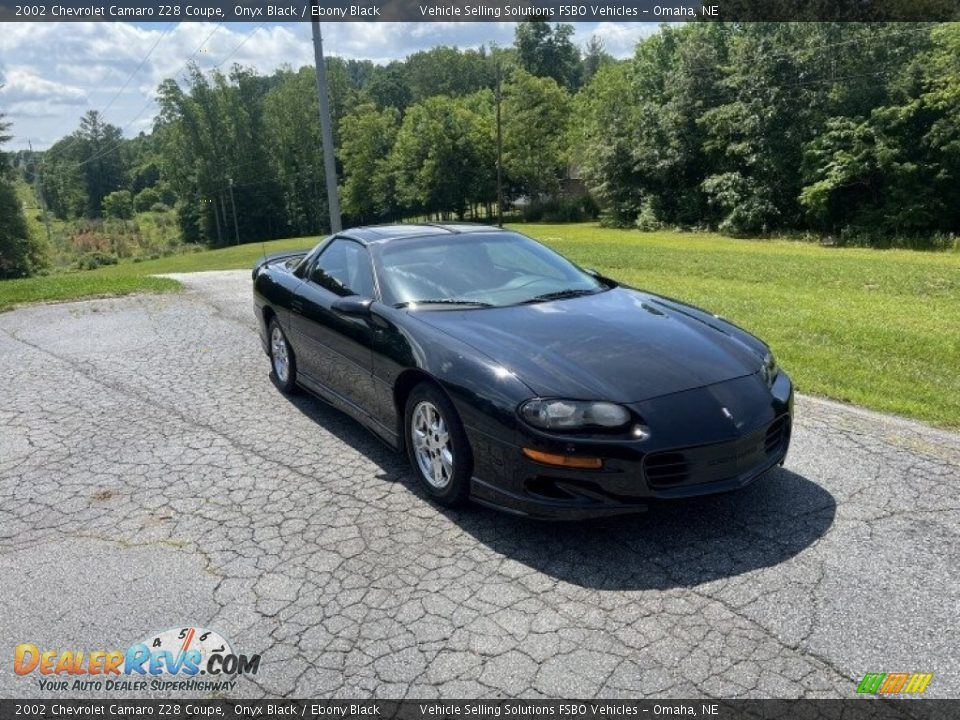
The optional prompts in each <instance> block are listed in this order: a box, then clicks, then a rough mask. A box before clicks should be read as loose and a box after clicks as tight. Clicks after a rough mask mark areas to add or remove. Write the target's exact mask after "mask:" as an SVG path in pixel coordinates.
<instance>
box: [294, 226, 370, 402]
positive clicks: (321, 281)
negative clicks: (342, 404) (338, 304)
mask: <svg viewBox="0 0 960 720" xmlns="http://www.w3.org/2000/svg"><path fill="white" fill-rule="evenodd" d="M349 295H360V296H361V297H367V298H373V295H374V282H373V268H372V266H371V262H370V254H369V251H368V250H367V248H366V247H364V246H363V245H361V244H360V243H358V242H355V241H353V240H349V239H347V238H335V239H334V240H333V241H332V242H331V243H330V244H329V245H328V246H327V247H326V248H324V249H323V251H322V252H321V253H320V254H319V256H318V257H317V258H316V259H315V260H314V262H313V264H312V265H311V266H310V267H309V268H308V270H307V274H306V276H305V277H304V281H303V282H302V283H300V285H299V286H298V288H297V297H296V298H295V299H294V300H293V302H292V303H291V306H290V311H291V325H292V327H293V330H294V333H295V334H296V335H297V341H298V345H299V346H300V347H301V348H302V349H301V351H300V353H299V354H298V356H297V368H298V372H300V373H302V374H303V375H305V376H306V379H307V380H309V381H313V383H314V384H319V385H320V386H321V387H320V388H319V389H321V390H327V391H332V392H333V393H334V394H336V395H338V396H339V397H340V398H341V399H344V400H347V401H348V402H349V403H351V404H353V405H356V406H358V407H359V408H361V409H363V410H364V411H366V412H369V408H370V398H371V397H372V395H373V377H372V374H371V372H372V357H371V349H370V346H371V339H372V328H371V326H370V323H369V321H368V320H367V319H366V318H363V317H356V316H349V315H344V314H343V313H340V312H337V311H336V310H334V309H333V307H332V305H333V303H334V302H335V301H336V300H338V299H339V298H342V297H347V296H349Z"/></svg>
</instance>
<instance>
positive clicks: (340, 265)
mask: <svg viewBox="0 0 960 720" xmlns="http://www.w3.org/2000/svg"><path fill="white" fill-rule="evenodd" d="M310 281H311V282H314V283H316V284H317V285H319V286H320V287H323V288H326V289H327V290H329V291H330V292H332V293H336V294H337V295H339V296H341V297H346V296H347V295H360V296H361V297H373V268H372V266H371V264H370V253H368V252H367V249H366V248H365V247H363V246H362V245H360V244H359V243H355V242H353V241H352V240H343V239H339V238H338V239H336V240H334V241H333V242H332V243H330V245H329V246H328V247H327V248H325V249H324V251H323V252H322V253H321V254H320V257H319V258H317V262H316V263H315V264H314V266H313V270H312V271H311V272H310Z"/></svg>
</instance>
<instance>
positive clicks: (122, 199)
mask: <svg viewBox="0 0 960 720" xmlns="http://www.w3.org/2000/svg"><path fill="white" fill-rule="evenodd" d="M103 214H104V215H105V216H106V217H108V218H117V219H118V220H129V219H130V218H132V217H133V196H132V195H131V194H130V191H129V190H117V191H116V192H112V193H110V194H109V195H107V196H106V197H105V198H104V199H103Z"/></svg>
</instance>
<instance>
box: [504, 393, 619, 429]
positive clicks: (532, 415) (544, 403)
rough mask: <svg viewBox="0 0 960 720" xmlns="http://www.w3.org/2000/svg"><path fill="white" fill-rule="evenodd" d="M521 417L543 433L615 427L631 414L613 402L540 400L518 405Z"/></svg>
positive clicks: (536, 399)
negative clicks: (543, 431) (544, 431)
mask: <svg viewBox="0 0 960 720" xmlns="http://www.w3.org/2000/svg"><path fill="white" fill-rule="evenodd" d="M520 415H521V416H522V417H523V419H524V420H526V421H527V422H528V423H530V424H531V425H535V426H536V427H539V428H544V429H545V430H574V429H577V428H585V427H605V428H615V427H620V426H621V425H625V424H626V423H627V422H628V421H629V420H630V411H629V410H627V409H626V408H625V407H623V406H621V405H615V404H614V403H609V402H587V401H581V400H543V399H541V398H534V399H533V400H528V401H527V402H525V403H523V405H521V406H520Z"/></svg>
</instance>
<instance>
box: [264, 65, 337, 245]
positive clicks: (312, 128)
mask: <svg viewBox="0 0 960 720" xmlns="http://www.w3.org/2000/svg"><path fill="white" fill-rule="evenodd" d="M279 77H280V83H279V84H278V85H277V86H276V87H274V88H273V89H272V90H270V92H269V94H268V95H267V98H266V101H265V103H264V125H265V127H266V130H267V139H268V143H269V145H270V147H271V150H272V151H271V153H270V162H271V165H272V167H273V170H274V172H275V173H276V176H277V179H278V181H279V185H280V190H281V194H282V198H283V208H284V210H285V214H286V219H287V222H288V226H289V233H290V234H299V235H305V234H308V233H316V232H319V231H320V230H321V228H326V226H327V224H328V211H327V196H326V193H325V192H324V184H323V183H324V179H323V150H322V142H321V139H320V120H319V118H318V116H317V85H316V73H315V71H314V70H313V69H312V68H301V69H300V71H299V72H296V73H294V72H289V71H286V72H283V73H281V74H280V75H279Z"/></svg>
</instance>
